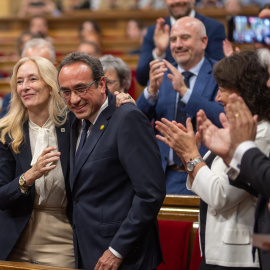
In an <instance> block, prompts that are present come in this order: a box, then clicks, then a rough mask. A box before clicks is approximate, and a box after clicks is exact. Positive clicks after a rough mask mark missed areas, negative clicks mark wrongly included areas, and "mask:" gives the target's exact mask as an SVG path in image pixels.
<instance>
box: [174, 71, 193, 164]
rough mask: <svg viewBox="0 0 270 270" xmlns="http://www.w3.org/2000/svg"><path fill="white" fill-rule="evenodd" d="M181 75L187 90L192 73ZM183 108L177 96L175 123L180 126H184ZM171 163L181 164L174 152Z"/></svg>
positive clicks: (185, 116)
mask: <svg viewBox="0 0 270 270" xmlns="http://www.w3.org/2000/svg"><path fill="white" fill-rule="evenodd" d="M182 75H183V76H184V82H185V85H186V86H187V88H189V79H190V78H191V77H192V76H193V75H194V74H193V73H192V72H189V71H184V72H183V73H182ZM184 107H185V103H184V102H183V101H181V97H180V96H179V99H178V104H177V111H176V117H175V121H176V122H177V123H181V124H182V125H184V126H186V120H187V113H186V112H185V111H184ZM173 161H174V163H175V164H176V165H177V166H181V165H182V164H183V163H182V161H181V159H180V158H179V157H178V155H177V154H176V153H175V151H173Z"/></svg>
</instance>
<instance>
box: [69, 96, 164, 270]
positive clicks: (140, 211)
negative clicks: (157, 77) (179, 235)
mask: <svg viewBox="0 0 270 270" xmlns="http://www.w3.org/2000/svg"><path fill="white" fill-rule="evenodd" d="M108 99H109V106H108V107H107V108H106V109H105V110H104V111H103V112H102V113H101V114H100V115H99V117H98V119H97V121H96V123H95V124H94V126H93V127H92V130H91V132H90V135H89V136H88V138H87V140H86V142H85V144H84V147H83V149H82V152H81V154H80V156H79V157H78V159H77V162H76V164H74V162H75V161H74V156H75V148H76V141H77V139H76V137H77V136H76V133H77V132H76V129H77V125H78V124H77V122H78V120H77V119H76V120H75V122H74V124H73V126H72V134H71V154H70V167H71V168H70V185H71V191H72V197H73V207H74V211H73V222H74V224H73V228H74V243H75V258H76V267H84V269H87V270H88V269H89V270H90V269H91V270H92V269H94V267H95V265H96V263H97V261H98V259H99V258H100V257H101V256H102V254H103V253H104V251H105V250H107V249H108V247H109V246H111V247H112V248H113V249H115V250H116V251H117V252H119V253H120V254H121V255H123V256H124V257H125V258H124V260H123V262H122V264H121V266H120V268H119V270H120V269H121V270H123V269H126V270H128V269H155V268H156V267H157V266H158V265H159V264H160V262H161V261H162V253H161V248H160V243H159V234H158V226H157V218H156V217H157V214H158V212H159V209H160V207H161V205H162V202H163V199H164V197H165V178H164V173H163V171H162V168H161V162H160V154H159V150H158V146H157V144H156V140H155V136H154V132H153V130H152V127H151V125H150V124H149V121H148V119H147V118H146V117H145V116H144V115H143V114H142V113H141V111H140V110H139V109H138V108H137V107H136V106H134V105H133V104H130V103H129V104H125V105H123V106H121V107H119V108H118V109H116V108H115V97H114V96H113V95H112V94H111V93H109V94H108ZM80 258H81V259H80ZM81 262H82V264H81Z"/></svg>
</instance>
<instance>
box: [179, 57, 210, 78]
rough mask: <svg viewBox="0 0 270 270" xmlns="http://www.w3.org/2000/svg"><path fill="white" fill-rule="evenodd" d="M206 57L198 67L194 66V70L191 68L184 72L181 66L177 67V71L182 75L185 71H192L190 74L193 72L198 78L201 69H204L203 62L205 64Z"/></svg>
mask: <svg viewBox="0 0 270 270" xmlns="http://www.w3.org/2000/svg"><path fill="white" fill-rule="evenodd" d="M204 59H205V58H204V57H203V58H202V59H201V61H200V62H199V63H198V64H197V65H196V66H194V67H193V68H191V69H190V70H184V69H183V68H182V67H181V66H179V65H178V66H177V69H178V70H179V71H180V72H181V73H183V72H184V71H190V72H192V73H193V74H194V75H196V76H198V74H199V71H200V69H201V67H202V65H203V62H204Z"/></svg>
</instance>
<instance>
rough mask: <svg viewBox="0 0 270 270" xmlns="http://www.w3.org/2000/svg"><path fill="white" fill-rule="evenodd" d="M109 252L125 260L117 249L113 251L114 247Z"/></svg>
mask: <svg viewBox="0 0 270 270" xmlns="http://www.w3.org/2000/svg"><path fill="white" fill-rule="evenodd" d="M109 250H110V252H111V253H112V254H113V255H114V256H115V257H117V258H118V259H120V260H123V259H124V257H123V256H122V255H121V254H120V253H118V252H117V251H116V250H115V249H113V248H112V247H109Z"/></svg>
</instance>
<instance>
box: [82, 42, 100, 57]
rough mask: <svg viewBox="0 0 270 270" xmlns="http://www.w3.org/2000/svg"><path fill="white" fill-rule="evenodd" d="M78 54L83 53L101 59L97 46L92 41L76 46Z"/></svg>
mask: <svg viewBox="0 0 270 270" xmlns="http://www.w3.org/2000/svg"><path fill="white" fill-rule="evenodd" d="M78 52H85V53H87V54H88V55H91V56H93V57H96V58H99V57H101V55H102V54H101V49H100V47H99V45H98V44H97V43H95V42H93V41H87V40H84V41H82V42H81V43H80V44H79V46H78Z"/></svg>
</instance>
